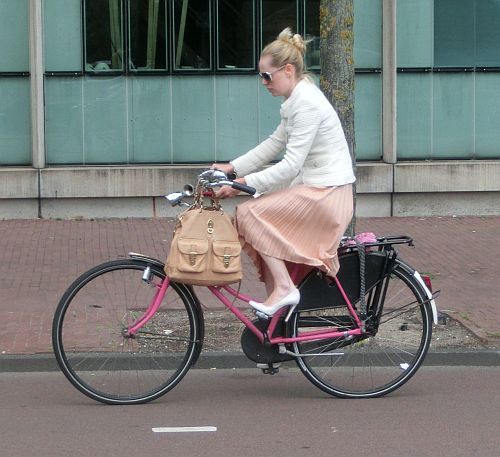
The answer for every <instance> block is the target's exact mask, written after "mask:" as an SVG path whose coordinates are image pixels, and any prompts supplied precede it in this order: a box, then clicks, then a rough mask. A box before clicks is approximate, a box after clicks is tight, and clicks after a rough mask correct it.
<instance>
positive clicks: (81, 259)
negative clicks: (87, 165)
mask: <svg viewBox="0 0 500 457" xmlns="http://www.w3.org/2000/svg"><path fill="white" fill-rule="evenodd" d="M172 228H173V222H172V220H171V219H162V218H158V219H105V220H3V221H2V220H0V258H1V262H0V319H1V322H2V324H3V325H2V327H1V328H0V354H38V353H47V352H50V351H51V325H52V316H53V313H54V310H55V308H56V306H57V303H58V301H59V299H60V297H61V296H62V294H63V293H64V291H65V290H66V288H67V287H68V286H69V285H70V283H71V282H72V281H73V280H74V279H76V277H77V276H78V275H80V274H82V273H83V272H84V271H86V270H88V269H89V268H91V267H93V266H95V265H97V264H98V263H101V262H105V261H107V260H113V259H116V258H120V257H121V258H123V257H126V256H127V253H128V252H130V251H134V252H141V253H143V254H146V255H150V256H152V257H156V258H158V259H160V260H164V259H165V257H166V255H167V251H168V247H169V244H170V240H171V235H172ZM356 231H357V232H358V233H360V232H363V231H372V232H375V233H376V234H377V235H383V234H384V235H389V234H391V235H402V234H408V235H410V236H412V237H413V238H414V241H415V248H411V247H401V249H400V256H401V258H403V259H404V260H406V261H407V262H408V263H409V264H410V265H412V266H414V267H415V268H416V269H418V270H419V271H420V272H422V273H426V274H429V275H430V276H431V278H432V282H433V287H434V289H435V290H436V289H440V290H441V295H440V297H439V298H438V300H437V303H438V307H439V309H440V310H441V311H444V312H445V313H446V314H447V315H449V316H450V317H452V318H453V319H455V320H457V321H459V322H460V323H462V324H463V325H464V326H465V327H467V328H468V329H469V330H470V331H472V332H473V333H474V334H475V335H477V336H478V337H479V338H480V339H481V340H482V341H483V342H484V344H485V345H487V346H489V347H499V346H500V300H499V298H498V293H497V291H496V285H497V284H498V283H499V277H498V271H499V259H500V217H432V218H417V217H407V218H360V219H358V221H357V225H356ZM244 270H245V280H244V281H243V282H242V289H241V290H242V292H244V293H247V294H249V295H253V296H255V298H257V299H263V298H264V296H265V295H264V294H265V292H264V288H263V286H262V284H261V283H259V282H258V281H257V275H256V272H255V270H254V269H253V266H252V265H251V264H250V261H249V259H248V258H245V259H244ZM196 290H197V292H200V297H201V301H202V302H203V304H204V305H205V306H206V307H207V308H208V309H211V308H212V309H216V308H218V307H220V304H218V303H217V302H216V301H215V300H214V299H212V298H211V297H209V295H207V294H206V293H205V292H204V291H203V290H201V288H197V289H196Z"/></svg>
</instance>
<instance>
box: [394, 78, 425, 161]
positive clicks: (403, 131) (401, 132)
mask: <svg viewBox="0 0 500 457" xmlns="http://www.w3.org/2000/svg"><path fill="white" fill-rule="evenodd" d="M397 84H398V91H397V92H398V95H397V97H398V98H397V116H398V117H397V129H398V130H397V141H398V146H397V155H398V159H399V160H408V159H428V158H430V156H431V148H432V145H431V119H432V116H431V107H432V103H431V94H432V74H427V73H414V74H398V80H397Z"/></svg>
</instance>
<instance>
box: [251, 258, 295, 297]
mask: <svg viewBox="0 0 500 457" xmlns="http://www.w3.org/2000/svg"><path fill="white" fill-rule="evenodd" d="M260 256H261V257H262V260H263V262H264V264H265V266H266V270H267V271H266V273H269V274H270V276H271V277H272V280H273V281H272V284H271V283H269V285H273V289H272V292H271V293H270V294H269V296H268V298H267V300H266V301H265V302H264V304H265V305H272V304H274V303H277V302H278V301H279V300H281V299H282V298H284V297H286V296H287V295H288V294H289V293H290V292H291V291H292V290H293V289H294V288H295V284H294V283H293V281H292V279H291V278H290V275H289V274H288V269H287V268H286V265H285V262H284V261H283V260H280V259H276V258H274V257H269V256H267V255H263V254H260ZM266 276H267V275H266ZM267 285H268V280H266V286H267ZM268 293H269V290H268Z"/></svg>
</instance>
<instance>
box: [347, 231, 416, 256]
mask: <svg viewBox="0 0 500 457" xmlns="http://www.w3.org/2000/svg"><path fill="white" fill-rule="evenodd" d="M352 241H354V238H350V237H345V238H342V240H341V242H340V246H339V250H342V252H343V251H347V250H355V249H356V248H357V246H356V245H355V244H352ZM394 244H406V245H408V246H412V247H413V246H415V245H414V244H413V238H411V237H410V236H407V235H387V236H378V237H377V241H375V242H372V243H363V246H365V247H366V248H370V247H372V248H373V247H375V248H378V250H379V251H383V250H386V249H389V248H391V247H392V245H394Z"/></svg>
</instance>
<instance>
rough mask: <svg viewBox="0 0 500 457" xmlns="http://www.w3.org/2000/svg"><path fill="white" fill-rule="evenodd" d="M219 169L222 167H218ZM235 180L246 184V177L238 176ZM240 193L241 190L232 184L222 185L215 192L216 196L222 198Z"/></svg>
mask: <svg viewBox="0 0 500 457" xmlns="http://www.w3.org/2000/svg"><path fill="white" fill-rule="evenodd" d="M218 170H220V168H218ZM222 171H224V170H222ZM234 182H237V183H239V184H244V185H246V181H245V178H236V179H235V180H234ZM239 193H240V191H239V190H238V189H234V188H233V187H231V186H222V187H221V188H220V189H219V190H218V191H217V192H215V196H216V197H217V198H221V199H222V198H230V197H236V195H238V194H239Z"/></svg>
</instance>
